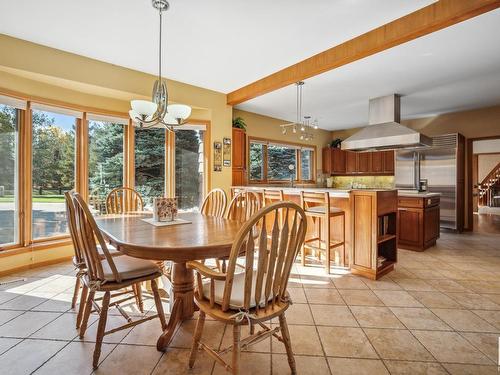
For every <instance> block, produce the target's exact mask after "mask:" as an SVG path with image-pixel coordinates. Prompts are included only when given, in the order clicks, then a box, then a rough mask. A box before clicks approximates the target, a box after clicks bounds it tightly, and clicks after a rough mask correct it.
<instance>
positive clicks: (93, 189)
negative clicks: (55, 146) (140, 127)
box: [88, 115, 127, 213]
mask: <svg viewBox="0 0 500 375" xmlns="http://www.w3.org/2000/svg"><path fill="white" fill-rule="evenodd" d="M95 117H96V118H97V116H95ZM88 118H92V117H91V116H90V115H89V116H88ZM126 122H127V121H125V123H126ZM88 129H89V130H88V131H89V167H88V168H89V203H90V204H91V206H92V207H93V208H94V210H95V212H96V213H105V212H106V197H107V195H108V194H109V192H110V191H111V190H113V189H114V188H117V187H120V186H123V136H124V125H123V122H122V123H116V122H110V121H96V120H91V119H89V121H88Z"/></svg>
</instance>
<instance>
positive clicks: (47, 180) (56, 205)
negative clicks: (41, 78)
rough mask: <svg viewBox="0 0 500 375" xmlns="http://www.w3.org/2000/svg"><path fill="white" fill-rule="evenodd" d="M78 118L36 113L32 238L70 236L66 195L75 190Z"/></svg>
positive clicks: (34, 125)
mask: <svg viewBox="0 0 500 375" xmlns="http://www.w3.org/2000/svg"><path fill="white" fill-rule="evenodd" d="M76 126H77V117H75V116H72V115H68V114H64V113H60V112H55V111H48V110H37V109H34V110H33V111H32V129H33V136H32V165H33V170H32V186H33V192H32V238H33V239H34V240H36V239H40V238H45V237H52V236H58V235H64V234H66V233H68V226H67V222H66V206H65V201H64V193H65V192H66V191H69V190H72V189H74V187H75V132H76Z"/></svg>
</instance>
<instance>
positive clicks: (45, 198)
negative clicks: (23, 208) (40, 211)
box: [0, 195, 64, 203]
mask: <svg viewBox="0 0 500 375" xmlns="http://www.w3.org/2000/svg"><path fill="white" fill-rule="evenodd" d="M11 202H14V196H12V195H6V196H4V197H0V203H11ZM33 202H34V203H64V195H34V196H33Z"/></svg>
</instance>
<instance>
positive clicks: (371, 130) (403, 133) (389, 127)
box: [341, 94, 432, 151]
mask: <svg viewBox="0 0 500 375" xmlns="http://www.w3.org/2000/svg"><path fill="white" fill-rule="evenodd" d="M400 119H401V104H400V96H399V95H397V94H393V95H388V96H382V97H380V98H374V99H370V105H369V121H368V124H369V125H368V126H367V127H366V128H364V129H363V130H360V131H359V132H357V133H356V134H354V135H352V136H351V137H349V138H347V139H345V140H344V141H343V142H342V144H341V147H342V149H343V150H351V151H377V150H396V149H402V148H406V149H408V148H423V147H428V146H430V145H432V139H431V138H429V137H427V136H425V135H423V134H421V133H419V132H416V131H414V130H412V129H410V128H408V127H406V126H403V125H401V124H400V123H399V121H400Z"/></svg>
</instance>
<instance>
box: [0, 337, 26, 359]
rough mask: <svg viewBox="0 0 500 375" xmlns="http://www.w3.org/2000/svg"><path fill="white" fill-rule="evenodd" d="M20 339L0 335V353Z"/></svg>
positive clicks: (17, 342)
mask: <svg viewBox="0 0 500 375" xmlns="http://www.w3.org/2000/svg"><path fill="white" fill-rule="evenodd" d="M21 341H22V339H12V338H7V337H0V355H2V354H3V353H4V352H6V351H7V350H9V349H10V348H12V347H13V346H14V345H16V344H19V343H20V342H21Z"/></svg>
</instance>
